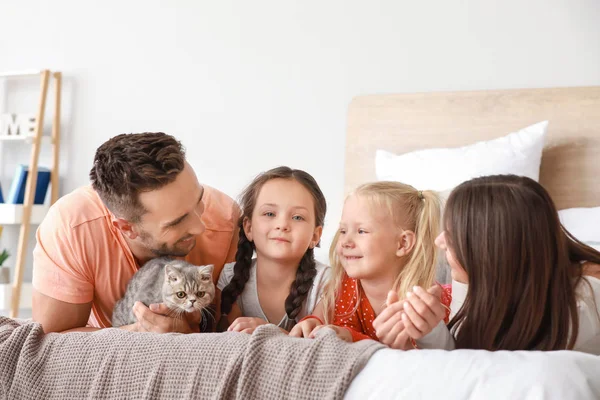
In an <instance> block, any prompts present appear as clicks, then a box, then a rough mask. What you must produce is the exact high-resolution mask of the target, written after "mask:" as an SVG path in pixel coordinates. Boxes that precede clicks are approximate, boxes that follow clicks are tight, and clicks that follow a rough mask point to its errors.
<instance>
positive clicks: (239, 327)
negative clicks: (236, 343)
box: [227, 317, 268, 334]
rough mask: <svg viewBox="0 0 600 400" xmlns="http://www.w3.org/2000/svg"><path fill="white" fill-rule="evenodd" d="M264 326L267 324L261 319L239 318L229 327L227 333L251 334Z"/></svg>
mask: <svg viewBox="0 0 600 400" xmlns="http://www.w3.org/2000/svg"><path fill="white" fill-rule="evenodd" d="M266 324H268V322H267V321H265V320H264V319H262V318H252V317H239V318H236V319H235V321H233V323H232V324H231V325H229V328H227V331H228V332H242V333H248V334H251V333H252V332H254V330H255V329H256V328H257V327H259V326H260V325H266Z"/></svg>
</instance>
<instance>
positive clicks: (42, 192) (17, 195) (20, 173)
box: [6, 164, 50, 204]
mask: <svg viewBox="0 0 600 400" xmlns="http://www.w3.org/2000/svg"><path fill="white" fill-rule="evenodd" d="M28 172H29V167H28V166H27V165H23V164H19V165H18V166H17V171H16V172H15V177H14V178H13V181H12V184H11V185H10V191H9V193H8V197H7V198H6V202H7V203H8V204H23V202H24V200H25V184H26V181H27V173H28ZM49 185H50V170H49V169H48V168H44V167H38V177H37V183H36V188H35V196H34V198H33V204H44V200H45V199H46V193H47V192H48V186H49Z"/></svg>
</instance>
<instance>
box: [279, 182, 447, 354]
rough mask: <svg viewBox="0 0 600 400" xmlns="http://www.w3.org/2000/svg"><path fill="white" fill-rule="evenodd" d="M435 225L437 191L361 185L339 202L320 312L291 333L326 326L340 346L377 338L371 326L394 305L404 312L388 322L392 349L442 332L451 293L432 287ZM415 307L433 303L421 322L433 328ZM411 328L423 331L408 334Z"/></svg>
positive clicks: (308, 332)
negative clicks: (337, 225) (329, 275)
mask: <svg viewBox="0 0 600 400" xmlns="http://www.w3.org/2000/svg"><path fill="white" fill-rule="evenodd" d="M440 219H441V201H440V199H439V197H438V195H437V194H436V193H435V192H432V191H423V192H420V191H417V190H416V189H415V188H413V187H412V186H408V185H404V184H402V183H399V182H375V183H369V184H365V185H362V186H360V187H358V188H357V189H356V190H355V191H354V193H352V194H350V195H349V196H348V198H347V199H346V201H345V203H344V209H343V212H342V219H341V222H340V228H339V231H338V232H337V234H336V236H335V238H334V241H333V243H332V246H331V250H330V260H331V266H332V278H331V280H330V281H329V282H328V283H327V286H326V289H325V294H324V297H323V301H322V308H321V307H319V308H318V309H317V310H316V311H315V313H314V314H315V315H311V316H309V317H307V318H305V319H304V320H303V321H301V322H300V323H299V324H297V325H296V326H295V327H294V329H293V330H292V332H290V335H291V336H297V337H314V335H315V333H316V331H317V330H319V329H320V328H322V327H324V326H329V327H330V328H332V329H333V330H335V331H336V333H337V335H338V336H339V337H340V338H341V339H343V340H347V341H358V340H362V339H374V340H381V339H382V338H380V337H379V334H378V332H376V329H375V327H374V325H373V321H374V319H375V317H376V316H378V315H380V314H381V313H382V311H384V309H385V308H386V306H389V307H393V306H394V305H396V304H401V305H403V306H404V309H405V313H404V317H403V318H402V319H398V320H395V321H392V322H393V323H392V327H393V329H394V331H393V332H392V333H393V334H394V335H396V334H397V336H399V337H400V339H399V340H398V342H397V343H396V344H395V345H394V346H393V347H396V348H404V349H410V348H414V347H416V345H417V343H416V342H415V340H417V339H420V340H424V339H425V338H424V336H425V335H426V334H428V333H430V332H431V331H432V330H433V328H434V327H437V326H438V325H440V326H441V329H442V331H444V330H445V326H444V322H442V320H443V319H444V318H447V317H448V314H449V309H448V307H447V306H448V305H449V303H450V295H449V293H448V292H447V291H445V290H443V289H442V287H441V286H439V285H437V284H434V277H435V272H436V260H437V255H436V254H437V251H436V248H435V244H434V241H435V238H436V236H437V234H438V232H439V227H440ZM422 288H426V289H422ZM440 298H441V300H442V302H443V303H444V304H446V307H444V306H443V305H442V303H440V301H439V299H440ZM404 299H406V301H403V302H401V301H399V300H404ZM419 302H426V303H427V304H432V309H433V312H432V313H431V315H425V316H424V318H425V320H426V322H427V324H429V325H431V326H430V327H425V326H422V323H421V322H422V321H421V316H419V315H418V310H419V309H420V304H418V303H419ZM413 305H414V306H413ZM321 317H324V323H325V324H329V325H324V323H323V321H321ZM417 317H418V318H417ZM414 325H418V326H419V327H420V328H421V329H422V331H417V329H413V330H412V331H410V330H409V329H411V328H415V326H414ZM438 330H439V329H438ZM387 334H389V332H387ZM436 337H437V336H436ZM443 338H444V337H443ZM427 340H430V338H429V337H428V338H427ZM418 344H421V342H419V343H418ZM436 346H437V345H434V346H433V347H436ZM426 347H430V345H429V344H427V346H426Z"/></svg>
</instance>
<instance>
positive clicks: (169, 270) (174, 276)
mask: <svg viewBox="0 0 600 400" xmlns="http://www.w3.org/2000/svg"><path fill="white" fill-rule="evenodd" d="M165 278H167V280H169V282H177V281H178V280H179V271H178V270H177V268H175V267H174V266H173V265H171V264H167V265H165Z"/></svg>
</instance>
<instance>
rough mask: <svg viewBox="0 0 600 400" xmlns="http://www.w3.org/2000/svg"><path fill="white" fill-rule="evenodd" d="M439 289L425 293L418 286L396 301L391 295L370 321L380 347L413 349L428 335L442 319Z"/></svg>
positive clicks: (434, 288) (395, 297) (443, 312)
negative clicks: (417, 341) (403, 298)
mask: <svg viewBox="0 0 600 400" xmlns="http://www.w3.org/2000/svg"><path fill="white" fill-rule="evenodd" d="M441 296H442V288H441V287H440V286H439V285H433V286H432V287H430V288H429V290H427V291H425V290H424V289H423V288H421V287H419V286H415V287H414V288H413V292H408V293H407V295H406V299H405V300H403V301H399V299H398V295H397V294H396V292H393V291H390V292H389V293H388V298H387V302H386V303H387V307H386V308H385V309H384V310H383V311H382V312H381V314H379V315H378V316H377V318H375V321H373V328H375V333H376V335H377V337H378V338H379V340H380V341H381V343H383V344H385V345H387V346H389V347H391V348H393V349H402V350H407V349H411V348H413V347H414V346H413V341H414V340H418V339H421V338H422V337H424V336H426V335H427V334H429V333H430V332H431V331H432V330H433V329H434V328H435V327H436V326H437V325H438V324H439V322H440V321H441V320H442V319H444V316H445V315H446V310H445V308H444V306H443V305H442V302H441Z"/></svg>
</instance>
